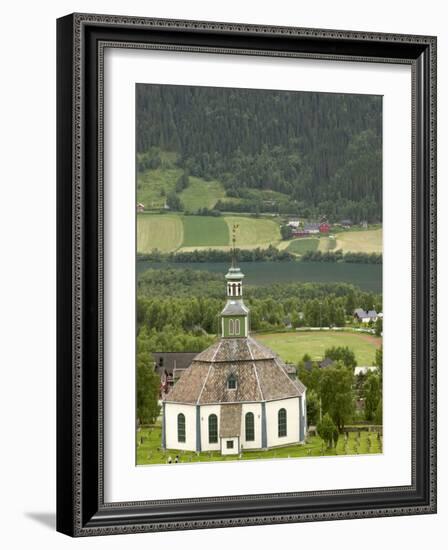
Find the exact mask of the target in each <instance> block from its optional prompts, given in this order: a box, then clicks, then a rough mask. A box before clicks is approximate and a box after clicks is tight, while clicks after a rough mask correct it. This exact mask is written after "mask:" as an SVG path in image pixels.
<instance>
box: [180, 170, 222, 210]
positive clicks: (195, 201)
mask: <svg viewBox="0 0 448 550" xmlns="http://www.w3.org/2000/svg"><path fill="white" fill-rule="evenodd" d="M189 179H190V185H189V186H188V187H187V188H186V189H184V190H183V191H182V193H180V195H179V197H180V200H181V201H182V204H183V205H184V208H185V210H187V211H189V212H196V211H197V210H198V209H199V208H204V207H205V208H213V207H214V206H215V204H216V202H217V201H218V200H219V199H222V198H224V197H225V194H226V193H225V191H224V187H223V186H222V184H221V183H220V182H219V181H205V180H203V179H201V178H195V177H193V176H190V178H189Z"/></svg>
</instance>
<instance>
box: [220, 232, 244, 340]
mask: <svg viewBox="0 0 448 550" xmlns="http://www.w3.org/2000/svg"><path fill="white" fill-rule="evenodd" d="M237 229H238V225H234V226H233V230H232V245H233V246H232V266H231V267H230V268H229V271H228V272H227V275H226V281H227V303H226V305H225V307H224V309H223V310H222V311H221V336H222V337H223V338H247V336H248V334H249V309H248V308H247V307H246V306H245V305H244V302H243V279H244V273H242V272H241V270H240V268H239V267H237V266H236V252H235V242H236V230H237Z"/></svg>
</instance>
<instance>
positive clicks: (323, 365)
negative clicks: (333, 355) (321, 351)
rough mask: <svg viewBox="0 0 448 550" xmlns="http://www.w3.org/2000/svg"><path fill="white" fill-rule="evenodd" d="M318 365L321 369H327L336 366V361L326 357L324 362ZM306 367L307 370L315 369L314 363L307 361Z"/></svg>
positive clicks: (318, 362) (317, 362)
mask: <svg viewBox="0 0 448 550" xmlns="http://www.w3.org/2000/svg"><path fill="white" fill-rule="evenodd" d="M316 365H317V366H318V367H319V368H320V369H325V368H327V367H331V366H332V365H334V361H333V359H330V358H329V357H325V358H324V359H322V361H316ZM304 366H305V368H306V370H311V369H312V368H313V361H305V363H304Z"/></svg>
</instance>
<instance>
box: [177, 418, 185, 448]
mask: <svg viewBox="0 0 448 550" xmlns="http://www.w3.org/2000/svg"><path fill="white" fill-rule="evenodd" d="M177 441H178V442H179V443H185V415H184V414H182V413H179V414H178V415H177Z"/></svg>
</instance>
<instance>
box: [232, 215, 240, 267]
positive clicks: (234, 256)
mask: <svg viewBox="0 0 448 550" xmlns="http://www.w3.org/2000/svg"><path fill="white" fill-rule="evenodd" d="M238 228H239V224H237V223H234V224H233V226H232V267H235V265H236V247H235V245H236V230H237V229H238Z"/></svg>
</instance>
